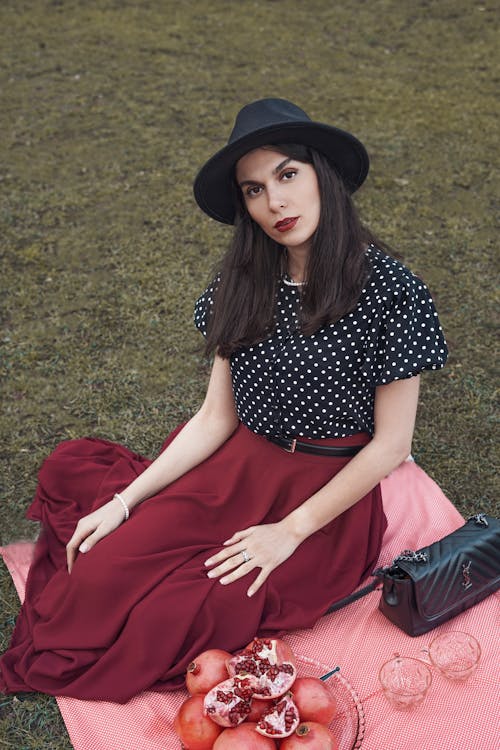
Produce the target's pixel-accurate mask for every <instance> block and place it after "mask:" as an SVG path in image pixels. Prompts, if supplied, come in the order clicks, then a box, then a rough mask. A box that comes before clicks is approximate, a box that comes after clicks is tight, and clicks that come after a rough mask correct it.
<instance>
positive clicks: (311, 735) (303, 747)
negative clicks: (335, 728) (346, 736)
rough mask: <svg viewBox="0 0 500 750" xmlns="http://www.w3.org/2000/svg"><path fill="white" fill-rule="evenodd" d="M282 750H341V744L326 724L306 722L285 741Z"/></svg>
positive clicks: (281, 746) (281, 745)
mask: <svg viewBox="0 0 500 750" xmlns="http://www.w3.org/2000/svg"><path fill="white" fill-rule="evenodd" d="M280 750H339V744H338V742H337V740H336V739H335V737H334V736H333V734H332V733H331V732H330V730H329V729H328V728H327V727H325V725H324V724H318V722H317V721H304V722H302V723H300V724H299V726H298V727H297V728H296V730H295V732H294V733H293V734H292V735H291V736H290V737H287V738H286V739H285V740H283V742H282V743H281V744H280Z"/></svg>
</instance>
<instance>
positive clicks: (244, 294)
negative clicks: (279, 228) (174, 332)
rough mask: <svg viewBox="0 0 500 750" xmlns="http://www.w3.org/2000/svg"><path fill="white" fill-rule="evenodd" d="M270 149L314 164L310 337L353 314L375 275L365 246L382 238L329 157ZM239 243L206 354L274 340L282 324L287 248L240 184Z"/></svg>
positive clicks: (223, 278)
mask: <svg viewBox="0 0 500 750" xmlns="http://www.w3.org/2000/svg"><path fill="white" fill-rule="evenodd" d="M268 148H270V149H272V150H273V151H278V152H279V153H282V154H284V155H285V156H288V157H290V158H292V159H294V160H297V161H300V162H305V163H307V164H311V165H312V166H313V167H314V169H315V171H316V175H317V179H318V186H319V193H320V201H321V207H320V218H319V223H318V227H317V228H316V231H315V233H314V235H313V237H312V242H311V250H310V253H309V256H308V260H307V265H306V269H305V282H306V283H305V284H304V285H303V286H302V287H301V305H300V331H301V332H302V333H303V334H305V335H307V336H309V335H311V334H312V333H314V332H315V331H317V330H318V329H320V328H321V327H322V326H324V325H326V324H327V323H333V322H335V321H337V320H339V319H340V318H342V317H343V316H344V315H346V314H347V313H349V312H351V310H353V309H354V307H355V306H356V304H357V302H358V300H359V296H360V294H361V291H362V289H363V287H364V285H365V283H366V281H367V279H368V277H369V275H370V265H369V262H368V259H367V256H366V247H367V245H368V244H369V243H370V242H376V238H375V237H374V235H373V234H372V233H371V232H370V231H369V230H368V229H367V228H366V227H364V226H363V224H362V223H361V221H360V219H359V217H358V214H357V211H356V208H355V206H354V204H353V201H352V199H351V196H350V194H349V192H348V190H347V189H346V187H345V185H344V183H343V181H342V179H341V177H340V176H339V175H338V174H337V172H336V171H335V168H334V167H333V166H332V165H331V163H330V162H329V161H328V159H327V158H326V157H325V156H324V155H323V154H321V153H319V152H318V151H315V150H314V149H310V148H308V147H306V146H302V145H298V144H277V145H274V144H273V145H272V146H271V145H270V146H268ZM233 191H234V201H235V206H236V222H235V231H234V234H233V238H232V241H231V243H230V245H229V247H228V249H227V251H226V253H225V255H224V257H223V258H222V260H221V262H220V263H219V265H218V268H217V269H216V272H217V274H218V283H217V288H216V291H215V298H214V304H213V308H212V311H211V315H210V320H209V322H208V328H207V339H206V353H207V354H211V353H213V352H215V351H216V352H217V353H218V354H219V355H220V356H221V357H224V358H228V357H230V356H231V354H232V353H233V352H235V351H236V350H237V349H240V348H241V347H245V346H251V345H253V344H256V343H258V342H259V341H262V340H263V339H265V338H267V337H268V336H269V335H270V334H271V332H272V331H273V328H274V325H275V307H276V288H277V285H278V283H279V280H280V278H281V277H282V276H283V273H284V271H285V270H286V250H285V248H284V247H283V245H280V244H278V243H277V242H275V241H274V240H272V239H271V238H270V237H268V235H267V234H266V233H265V232H264V231H263V230H262V229H261V228H260V226H259V225H258V224H257V223H256V222H255V221H254V220H253V219H252V218H251V217H250V215H249V214H248V212H247V210H246V207H245V203H244V199H243V196H242V193H241V190H240V188H239V187H238V185H237V184H236V178H235V179H234V185H233Z"/></svg>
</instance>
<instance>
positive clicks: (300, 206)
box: [236, 148, 321, 251]
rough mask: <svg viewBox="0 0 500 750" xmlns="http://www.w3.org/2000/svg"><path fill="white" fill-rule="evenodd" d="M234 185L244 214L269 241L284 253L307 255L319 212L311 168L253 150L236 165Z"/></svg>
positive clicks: (314, 180) (288, 158)
mask: <svg viewBox="0 0 500 750" xmlns="http://www.w3.org/2000/svg"><path fill="white" fill-rule="evenodd" d="M236 181H237V183H238V185H239V187H240V190H241V191H242V194H243V199H244V202H245V206H246V208H247V211H248V213H249V214H250V216H251V217H252V219H253V220H254V221H255V222H257V224H258V225H259V226H260V227H261V228H262V230H263V231H264V232H265V233H266V234H267V235H268V236H269V237H271V238H272V239H273V240H276V242H278V243H279V244H280V245H285V246H286V247H287V248H288V249H292V248H293V249H296V250H299V249H302V250H306V251H309V248H310V246H311V238H312V236H313V234H314V232H315V231H316V229H317V227H318V223H319V216H320V209H321V201H320V194H319V186H318V178H317V176H316V172H315V170H314V167H313V166H312V165H311V164H306V163H305V162H302V161H298V160H297V159H292V158H291V157H289V156H285V155H284V154H281V153H279V152H278V151H272V150H270V149H268V148H257V149H255V150H254V151H250V152H249V153H248V154H245V156H242V158H241V159H240V160H239V162H238V163H237V165H236Z"/></svg>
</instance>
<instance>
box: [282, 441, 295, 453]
mask: <svg viewBox="0 0 500 750" xmlns="http://www.w3.org/2000/svg"><path fill="white" fill-rule="evenodd" d="M296 445H297V440H296V439H295V438H293V439H292V440H291V441H290V447H289V448H285V449H284V450H286V452H287V453H295V446H296Z"/></svg>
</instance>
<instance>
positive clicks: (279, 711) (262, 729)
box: [256, 693, 300, 739]
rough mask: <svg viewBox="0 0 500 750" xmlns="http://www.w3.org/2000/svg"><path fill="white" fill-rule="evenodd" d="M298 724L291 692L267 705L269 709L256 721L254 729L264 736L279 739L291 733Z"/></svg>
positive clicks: (298, 719)
mask: <svg viewBox="0 0 500 750" xmlns="http://www.w3.org/2000/svg"><path fill="white" fill-rule="evenodd" d="M299 724H300V718H299V712H298V711H297V706H296V705H295V703H294V701H293V698H292V695H291V693H287V694H286V695H283V696H281V698H278V700H276V701H275V702H274V703H272V704H271V705H270V706H269V710H268V711H266V713H265V714H263V716H262V718H261V719H260V721H258V722H257V727H256V731H257V732H259V734H263V735H264V736H265V737H272V738H273V739H281V738H282V737H289V736H290V735H291V734H293V732H294V731H295V729H296V728H297V727H298V725H299Z"/></svg>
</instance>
